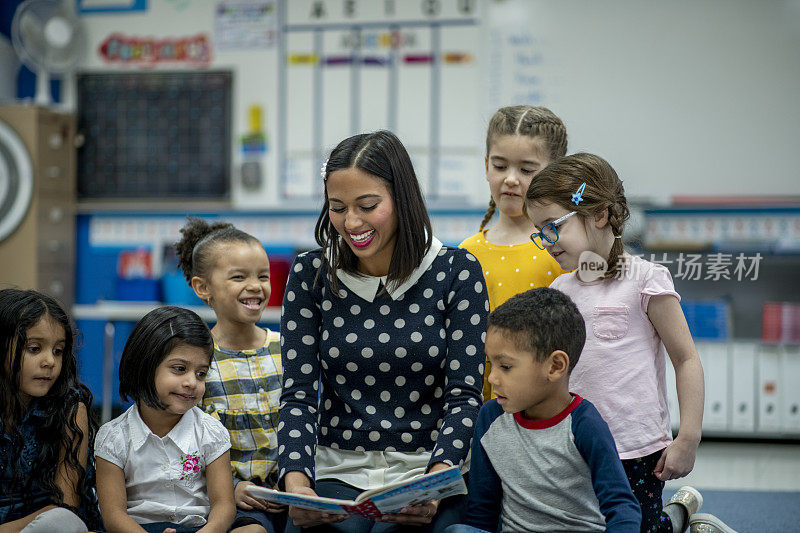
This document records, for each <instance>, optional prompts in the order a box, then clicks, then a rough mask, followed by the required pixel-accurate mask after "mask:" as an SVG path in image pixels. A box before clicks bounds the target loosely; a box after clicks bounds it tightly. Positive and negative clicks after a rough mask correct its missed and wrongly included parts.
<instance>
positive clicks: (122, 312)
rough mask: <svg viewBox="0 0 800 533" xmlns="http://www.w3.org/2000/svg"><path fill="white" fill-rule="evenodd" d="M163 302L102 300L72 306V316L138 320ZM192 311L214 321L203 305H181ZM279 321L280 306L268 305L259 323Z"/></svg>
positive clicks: (209, 320)
mask: <svg viewBox="0 0 800 533" xmlns="http://www.w3.org/2000/svg"><path fill="white" fill-rule="evenodd" d="M164 305H165V304H162V303H160V302H122V301H102V302H98V303H96V304H92V305H87V304H78V305H75V306H73V307H72V316H73V317H74V318H75V319H76V320H105V321H107V322H138V321H139V319H141V318H142V317H143V316H144V315H146V314H147V313H149V312H150V311H152V310H153V309H156V308H158V307H163V306H164ZM180 307H183V308H185V309H189V310H191V311H194V312H195V313H197V314H198V315H200V318H202V319H203V320H204V321H206V322H216V321H217V316H216V315H215V314H214V310H213V309H211V308H210V307H207V306H205V305H182V306H180ZM280 321H281V308H280V307H268V308H267V309H265V310H264V314H262V315H261V320H260V321H259V323H270V324H273V323H274V324H277V323H280Z"/></svg>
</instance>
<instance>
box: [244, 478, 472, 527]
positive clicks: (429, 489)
mask: <svg viewBox="0 0 800 533" xmlns="http://www.w3.org/2000/svg"><path fill="white" fill-rule="evenodd" d="M247 490H248V491H249V492H250V494H252V495H253V496H255V497H256V498H261V499H263V500H267V501H270V502H276V503H282V504H284V505H294V506H295V507H302V508H303V509H311V510H314V511H323V512H326V513H331V514H354V515H360V516H364V517H366V518H377V517H379V516H381V515H382V514H388V513H396V512H398V511H400V510H401V509H402V508H403V507H406V506H408V505H412V504H415V503H426V502H429V501H431V500H441V499H442V498H447V497H448V496H455V495H456V494H466V493H467V486H466V484H465V483H464V478H463V477H462V476H461V470H460V469H459V467H458V466H451V467H450V468H446V469H444V470H439V471H438V472H433V473H431V474H424V475H422V476H417V477H415V478H413V479H408V480H406V481H400V482H397V483H391V484H389V485H385V486H383V487H379V488H377V489H372V490H367V491H364V492H362V493H361V494H359V496H358V498H356V499H355V500H337V499H335V498H323V497H321V496H306V495H304V494H295V493H291V492H281V491H278V490H273V489H268V488H266V487H259V486H256V485H250V486H248V487H247Z"/></svg>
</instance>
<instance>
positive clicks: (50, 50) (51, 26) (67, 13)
mask: <svg viewBox="0 0 800 533" xmlns="http://www.w3.org/2000/svg"><path fill="white" fill-rule="evenodd" d="M74 4H75V0H26V1H25V2H22V3H21V4H20V5H19V7H17V11H16V13H14V19H13V20H12V21H11V41H12V43H13V45H14V49H15V50H16V51H17V55H18V56H19V58H20V60H21V61H22V62H23V63H24V64H25V66H27V67H28V68H29V69H31V70H32V71H34V72H35V73H36V98H35V102H36V103H37V104H41V105H49V104H50V103H51V99H50V74H51V73H52V74H60V75H62V76H63V78H62V91H65V92H66V93H68V94H70V92H71V91H72V90H73V87H72V83H73V81H72V80H71V79H68V78H69V75H70V74H71V73H72V69H73V68H74V67H75V64H76V63H77V62H78V60H79V59H80V58H81V56H82V54H83V51H84V46H85V36H84V31H83V28H82V26H81V22H80V19H79V18H78V15H77V14H76V13H75V5H74ZM66 96H67V95H65V97H63V98H62V99H61V100H62V102H64V103H66V104H67V105H68V106H69V105H71V104H73V102H71V101H70V98H67V97H66Z"/></svg>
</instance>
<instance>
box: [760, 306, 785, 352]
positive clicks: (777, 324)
mask: <svg viewBox="0 0 800 533" xmlns="http://www.w3.org/2000/svg"><path fill="white" fill-rule="evenodd" d="M761 340H762V341H763V342H781V341H782V340H783V302H764V305H763V306H762V307H761Z"/></svg>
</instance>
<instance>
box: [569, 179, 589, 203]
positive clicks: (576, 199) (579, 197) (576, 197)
mask: <svg viewBox="0 0 800 533" xmlns="http://www.w3.org/2000/svg"><path fill="white" fill-rule="evenodd" d="M584 189H586V182H585V181H584V182H583V183H581V186H580V187H578V190H577V191H575V194H573V195H572V203H573V204H575V205H580V203H581V202H582V201H583V191H584Z"/></svg>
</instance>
